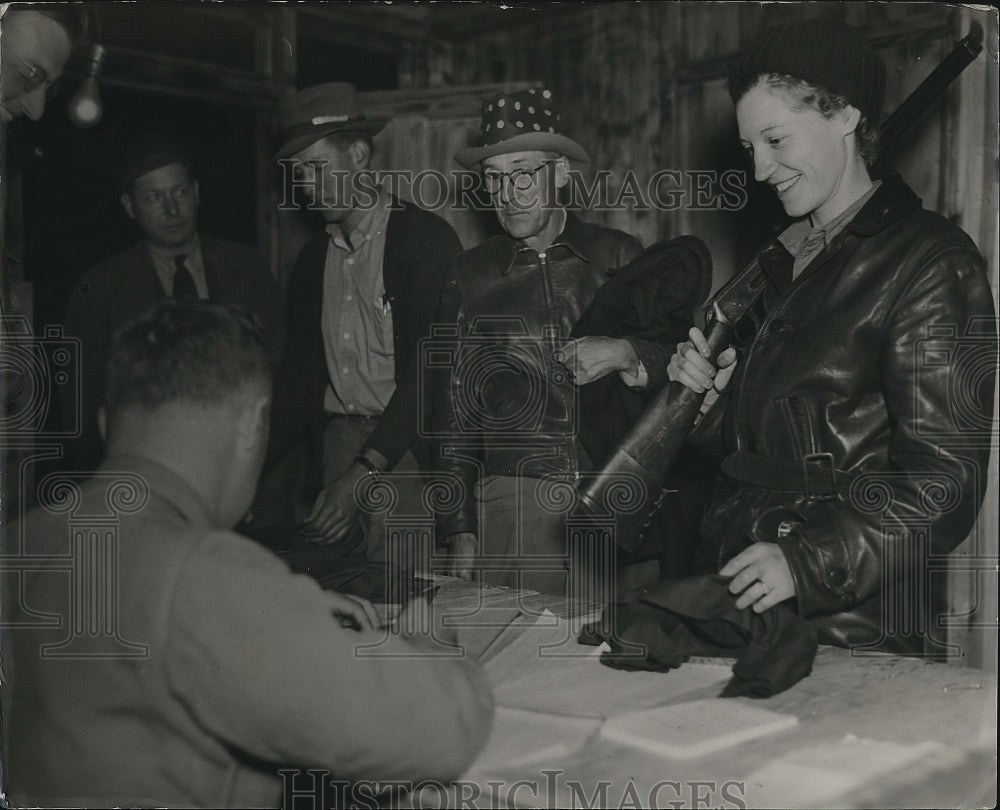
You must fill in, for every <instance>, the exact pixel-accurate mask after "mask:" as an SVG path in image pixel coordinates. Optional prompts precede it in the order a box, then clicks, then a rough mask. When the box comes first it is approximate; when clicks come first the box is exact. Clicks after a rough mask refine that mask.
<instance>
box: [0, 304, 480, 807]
mask: <svg viewBox="0 0 1000 810" xmlns="http://www.w3.org/2000/svg"><path fill="white" fill-rule="evenodd" d="M107 379H108V382H107V391H106V397H105V409H104V410H102V429H103V427H104V426H106V432H107V439H108V455H107V459H106V460H105V462H104V464H103V465H102V466H101V468H100V469H99V470H98V471H97V473H96V474H95V475H94V476H93V477H91V478H89V479H88V480H87V481H86V482H84V483H83V484H82V485H79V488H78V489H77V490H76V491H77V492H78V494H79V500H78V502H77V503H76V506H75V508H74V509H73V510H71V511H72V514H70V513H69V512H67V511H66V510H63V511H58V509H57V506H53V505H52V503H51V502H50V503H49V504H48V505H49V507H50V508H48V509H46V508H39V509H37V510H35V511H34V512H32V513H30V514H29V515H28V516H27V517H26V518H25V521H24V524H23V537H24V541H25V544H26V547H27V549H28V551H29V553H30V554H31V555H32V556H34V557H36V558H38V559H52V560H53V562H54V563H57V564H58V563H59V562H60V561H63V562H64V561H65V560H66V559H67V558H72V559H74V560H75V561H76V562H77V563H78V564H82V562H81V561H80V560H79V559H78V558H76V557H74V556H73V548H74V546H73V542H74V541H72V540H71V533H72V531H73V525H74V524H73V520H74V519H75V518H76V517H78V516H80V515H107V513H108V508H109V505H111V504H119V506H120V512H119V517H118V524H117V526H118V528H117V534H116V541H115V542H116V543H117V559H116V560H115V563H116V565H115V569H114V571H105V572H104V573H105V575H106V576H110V577H112V579H111V582H112V583H113V582H114V576H117V591H118V599H117V601H116V603H115V611H114V612H115V615H116V626H115V627H113V628H112V629H113V632H110V631H109V632H107V633H106V634H103V635H101V634H96V635H94V634H91V635H88V636H87V637H86V638H85V639H84V641H85V642H86V643H87V644H89V645H90V646H89V647H88V651H89V653H90V654H89V655H88V656H76V657H70V658H65V657H64V658H62V659H61V660H60V659H58V658H55V659H54V658H52V657H51V656H50V657H44V656H43V655H41V654H40V653H39V651H40V650H42V649H51V648H47V647H46V646H45V645H53V646H58V645H59V644H60V643H61V642H65V641H66V638H67V635H68V634H69V635H72V633H71V628H72V627H75V626H76V624H77V623H78V622H83V623H84V624H86V621H87V617H86V616H81V615H80V613H79V611H80V610H86V606H83V607H81V606H80V603H79V602H78V601H77V600H76V599H74V597H73V592H72V591H71V588H70V581H69V578H68V577H67V576H66V575H65V571H60V570H59V569H58V568H56V567H55V566H53V567H51V568H49V569H48V570H44V571H43V570H39V571H34V572H32V573H31V574H30V575H28V576H26V577H25V581H24V586H23V598H22V600H20V604H19V605H15V606H13V607H14V614H13V616H14V619H15V621H17V620H20V621H22V622H29V623H30V617H29V616H28V615H26V613H25V611H26V610H27V608H25V607H24V606H30V608H31V610H32V611H43V612H46V613H49V614H50V615H57V616H61V617H63V622H62V624H61V625H60V626H57V627H52V626H51V625H47V626H39V625H38V624H37V623H35V624H34V626H33V627H31V628H23V629H17V630H14V631H13V632H12V634H11V635H12V637H13V646H14V653H15V660H16V665H17V668H16V670H15V678H14V701H13V703H14V706H13V715H12V718H11V735H10V740H11V745H10V754H11V757H10V763H9V765H10V790H9V795H12V796H13V797H15V800H16V801H17V802H18V803H20V804H23V805H43V806H54V805H67V804H68V805H74V806H103V807H111V806H134V805H137V804H138V805H155V806H168V807H174V806H195V807H222V806H233V807H261V806H274V807H277V806H279V804H280V802H281V797H282V781H281V778H280V776H279V774H278V770H279V769H283V768H313V769H322V770H326V771H329V772H330V774H332V775H333V777H334V778H335V779H343V780H348V781H356V780H382V781H388V780H410V781H417V780H423V779H434V780H445V781H446V780H449V779H452V778H455V777H457V776H458V775H459V774H460V773H461V772H462V771H463V770H464V769H465V768H466V767H467V766H468V765H469V763H470V762H471V761H472V759H473V758H474V756H475V754H476V753H477V752H478V750H479V749H480V748H481V746H482V745H483V743H484V742H485V739H486V736H487V734H488V733H489V729H490V720H491V713H492V701H491V699H490V695H489V689H488V687H487V685H486V681H485V678H484V677H483V675H482V673H481V671H480V670H479V667H478V666H477V665H476V664H474V663H472V662H470V661H466V660H463V657H462V656H461V655H442V652H443V651H444V652H448V653H451V652H454V651H453V650H451V649H450V648H446V647H445V648H442V647H440V646H439V642H438V641H436V640H433V641H432V639H431V638H430V637H428V636H427V635H426V634H427V632H428V630H427V629H426V624H425V625H423V627H422V628H421V630H420V632H419V633H418V634H416V635H405V634H397V633H391V634H390V633H387V632H385V631H379V630H377V629H376V622H377V616H375V615H374V611H373V609H372V606H371V605H369V604H368V603H366V602H364V601H363V600H359V599H355V598H353V597H347V596H343V595H339V594H335V593H329V592H324V591H322V590H321V589H320V588H319V586H318V585H317V584H316V583H315V582H314V581H313V580H312V579H310V578H308V577H306V576H302V575H294V574H291V573H290V572H289V570H288V568H287V567H286V566H285V564H284V563H283V562H281V561H280V560H279V559H278V558H277V557H276V556H274V555H273V554H271V553H270V552H269V551H267V550H265V549H263V548H261V547H260V546H259V545H257V544H256V543H254V542H252V541H250V540H247V539H246V538H244V537H241V536H240V535H237V534H235V533H234V532H232V531H231V530H230V528H229V527H231V526H233V525H234V524H235V523H236V522H237V521H238V520H239V519H240V517H241V516H242V515H243V513H244V512H245V511H246V509H247V508H248V506H249V505H250V501H251V500H252V498H253V494H254V489H255V487H256V483H257V477H258V475H259V472H260V469H261V466H262V463H263V460H264V455H265V452H266V449H267V444H268V424H269V408H270V402H271V371H270V368H269V361H268V357H267V353H266V348H265V342H264V339H263V335H262V333H261V331H260V330H259V328H258V327H257V325H256V324H255V323H254V322H253V319H251V318H250V317H249V316H247V315H246V314H245V313H242V312H239V311H236V310H232V309H229V308H227V307H222V306H219V305H216V304H212V303H209V302H204V301H195V300H180V301H164V302H161V303H160V304H158V305H157V306H156V307H155V308H154V309H152V310H149V311H147V312H146V313H145V314H143V315H142V316H140V317H139V318H138V319H136V320H135V321H133V322H132V323H130V324H129V325H127V326H125V327H124V328H123V329H122V330H121V331H119V332H118V334H117V335H116V337H115V339H114V342H113V345H112V350H111V359H110V364H109V369H108V377H107ZM66 486H67V487H69V488H75V487H76V486H77V485H76V484H68V485H66ZM60 491H62V492H65V491H66V489H62V490H60ZM123 494H126V495H127V494H131V495H132V496H133V497H131V498H129V497H127V496H126V497H121V496H122V495H123ZM56 500H58V497H56ZM43 503H46V501H45V500H44V498H43ZM112 508H114V507H112ZM90 542H95V543H96V542H98V541H96V540H93V539H91V541H90ZM105 542H107V541H105ZM110 547H111V548H114V546H113V545H112V546H110ZM82 587H84V588H86V587H87V584H86V583H85V584H84V585H83V586H82ZM88 604H90V603H88ZM75 611H76V612H75ZM32 615H36V616H37V614H32ZM417 615H419V611H418V612H417ZM348 623H350V624H352V625H353V627H345V624H348ZM409 624H411V621H410V618H408V617H407V616H404V617H403V618H401V620H400V625H401V626H403V627H406V626H408V625H409ZM438 630H440V628H438ZM434 638H435V639H440V638H441V635H440V633H435V636H434ZM78 640H79V639H78ZM138 645H145V647H146V649H145V653H144V654H142V655H131V656H130V655H128V654H127V653H129V652H130V651H133V652H134V651H135V650H136V649H137V647H138ZM359 645H365V646H366V647H368V648H369V650H370V652H371V654H369V655H361V654H359V653H358V649H359Z"/></svg>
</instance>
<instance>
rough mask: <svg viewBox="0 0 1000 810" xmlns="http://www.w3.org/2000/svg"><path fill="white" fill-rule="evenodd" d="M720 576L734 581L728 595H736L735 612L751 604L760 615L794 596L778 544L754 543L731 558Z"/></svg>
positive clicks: (792, 584) (793, 586)
mask: <svg viewBox="0 0 1000 810" xmlns="http://www.w3.org/2000/svg"><path fill="white" fill-rule="evenodd" d="M719 573H720V574H721V575H722V576H724V577H732V578H733V579H732V582H730V583H729V592H730V593H731V594H733V595H734V596H735V595H737V594H739V598H738V599H737V600H736V608H737V610H742V609H743V608H745V607H749V606H750V605H753V609H754V612H755V613H763V612H764V611H765V610H767V609H769V608H771V607H774V606H775V605H776V604H778V602H784V601H785V600H786V599H791V598H792V597H793V596H795V581H794V580H793V579H792V572H791V570H790V569H789V568H788V561H787V560H786V559H785V554H784V552H783V551H782V550H781V547H780V546H779V545H778V544H777V543H754V544H753V545H752V546H750V548H748V549H747V550H746V551H742V552H740V553H739V554H737V555H736V556H735V557H733V559H731V560H730V561H729V562H728V563H726V564H725V566H723V568H722V570H721V571H719Z"/></svg>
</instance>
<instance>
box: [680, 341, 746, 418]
mask: <svg viewBox="0 0 1000 810" xmlns="http://www.w3.org/2000/svg"><path fill="white" fill-rule="evenodd" d="M688 337H689V340H686V341H684V342H683V343H678V344H677V353H676V354H675V355H674V356H673V357H671V358H670V364H669V365H668V366H667V376H668V377H669V378H670V379H671V380H673V381H675V382H679V383H681V384H682V385H684V387H685V388H689V389H691V390H692V391H694V392H695V393H697V394H706V396H705V401H704V402H703V403H702V406H701V413H702V414H704V413H705V412H706V411H708V409H709V408H711V407H712V405H714V404H715V401H716V400H717V399H718V398H719V394H720V393H722V392H723V391H725V390H726V388H727V387H728V386H729V380H730V378H731V377H732V376H733V372H734V371H735V370H736V349H734V348H733V347H732V346H730V347H729V348H728V349H726V350H725V351H724V352H722V354H720V355H719V360H718V363H719V365H718V368H716V367H715V366H714V365H712V362H711V361H710V360H709V359H708V358H709V357H710V356H711V354H712V352H711V350H710V349H709V348H708V342H707V341H706V340H705V336H704V335H703V334H702V332H701V330H700V329H699V328H698V327H697V326H692V327H691V331H690V332H688Z"/></svg>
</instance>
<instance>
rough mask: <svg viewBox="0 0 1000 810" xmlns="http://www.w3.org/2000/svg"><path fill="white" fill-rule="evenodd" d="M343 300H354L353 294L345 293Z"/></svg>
mask: <svg viewBox="0 0 1000 810" xmlns="http://www.w3.org/2000/svg"><path fill="white" fill-rule="evenodd" d="M344 300H345V301H353V300H354V296H353V295H346V296H344Z"/></svg>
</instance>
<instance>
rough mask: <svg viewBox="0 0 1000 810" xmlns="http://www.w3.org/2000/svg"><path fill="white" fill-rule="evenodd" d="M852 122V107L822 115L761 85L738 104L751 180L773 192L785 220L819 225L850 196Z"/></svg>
mask: <svg viewBox="0 0 1000 810" xmlns="http://www.w3.org/2000/svg"><path fill="white" fill-rule="evenodd" d="M856 118H857V111H856V110H854V108H853V107H848V108H845V109H843V110H838V111H837V112H835V113H833V114H832V115H830V116H829V117H828V116H825V115H823V114H822V113H820V112H819V111H818V110H816V109H813V108H812V107H809V106H804V105H802V104H800V103H798V101H797V99H796V98H795V97H794V96H792V95H791V94H790V93H788V92H787V91H786V90H784V89H781V88H774V87H769V86H768V85H767V84H764V83H763V82H761V83H759V84H757V85H756V86H755V87H753V88H751V89H750V90H749V91H748V92H747V93H746V95H744V96H743V98H741V99H740V100H739V102H737V104H736V120H737V122H738V124H739V130H740V142H741V143H742V144H743V147H744V149H746V150H747V153H748V154H749V155H750V157H751V159H752V160H753V165H754V178H755V179H756V180H757V181H759V182H761V183H767V184H768V185H769V186H771V188H773V189H774V191H775V193H776V194H777V195H778V199H779V200H781V204H782V205H783V206H784V208H785V212H786V213H787V214H788V215H789V216H792V217H803V216H806V215H810V216H812V217H813V218H814V220H819V221H828V220H829V219H831V218H833V217H835V216H836V215H837V214H839V213H840V211H841V210H843V208H842V207H841V205H842V203H843V202H844V200H848V199H850V198H851V194H852V192H853V189H852V188H848V185H849V184H850V183H851V175H850V172H849V171H848V168H849V165H850V162H851V160H852V154H851V152H852V149H851V145H852V144H853V141H854V130H855V128H856V126H857V121H856ZM845 207H846V206H845Z"/></svg>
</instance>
